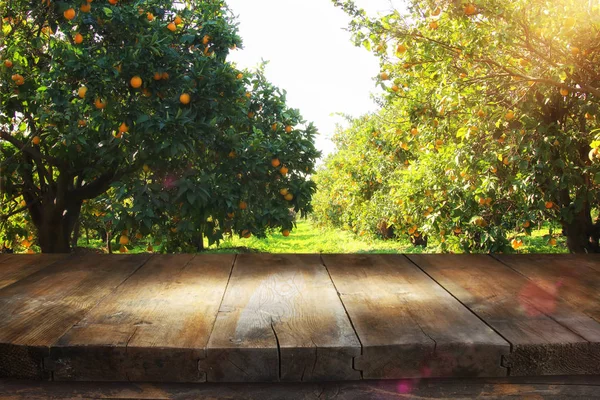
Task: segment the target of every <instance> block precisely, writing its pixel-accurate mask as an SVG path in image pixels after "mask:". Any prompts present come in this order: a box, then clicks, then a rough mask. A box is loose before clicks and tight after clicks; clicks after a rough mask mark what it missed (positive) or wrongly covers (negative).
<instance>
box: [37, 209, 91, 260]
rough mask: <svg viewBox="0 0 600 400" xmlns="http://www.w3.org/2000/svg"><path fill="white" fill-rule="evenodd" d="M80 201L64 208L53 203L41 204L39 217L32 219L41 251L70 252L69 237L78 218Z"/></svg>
mask: <svg viewBox="0 0 600 400" xmlns="http://www.w3.org/2000/svg"><path fill="white" fill-rule="evenodd" d="M80 210H81V203H70V204H68V205H67V207H66V209H60V208H58V207H56V206H55V205H54V204H52V203H50V204H43V205H42V206H41V210H40V211H41V213H40V214H39V217H40V218H36V219H34V223H35V225H36V228H37V231H38V240H39V244H40V247H41V248H42V253H70V252H71V246H70V239H71V233H72V232H73V228H74V227H75V223H76V222H77V220H78V219H79V212H80Z"/></svg>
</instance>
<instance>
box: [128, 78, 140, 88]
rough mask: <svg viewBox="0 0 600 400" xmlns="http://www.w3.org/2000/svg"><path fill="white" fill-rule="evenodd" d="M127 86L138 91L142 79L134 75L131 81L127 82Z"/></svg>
mask: <svg viewBox="0 0 600 400" xmlns="http://www.w3.org/2000/svg"><path fill="white" fill-rule="evenodd" d="M129 84H130V85H131V87H133V88H134V89H138V88H139V87H141V86H142V78H140V77H139V76H137V75H136V76H134V77H133V78H131V80H130V81H129Z"/></svg>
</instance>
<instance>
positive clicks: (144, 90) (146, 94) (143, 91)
mask: <svg viewBox="0 0 600 400" xmlns="http://www.w3.org/2000/svg"><path fill="white" fill-rule="evenodd" d="M142 93H143V94H144V96H145V97H150V96H152V92H151V91H149V90H148V88H143V89H142Z"/></svg>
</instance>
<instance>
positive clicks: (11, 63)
mask: <svg viewBox="0 0 600 400" xmlns="http://www.w3.org/2000/svg"><path fill="white" fill-rule="evenodd" d="M4 66H5V67H6V68H12V66H13V62H12V61H11V60H4Z"/></svg>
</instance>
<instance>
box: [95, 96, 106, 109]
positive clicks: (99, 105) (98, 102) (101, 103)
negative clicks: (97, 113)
mask: <svg viewBox="0 0 600 400" xmlns="http://www.w3.org/2000/svg"><path fill="white" fill-rule="evenodd" d="M94 105H95V106H96V108H97V109H99V110H101V109H103V108H105V107H106V101H104V100H102V99H100V98H97V99H96V100H95V101H94Z"/></svg>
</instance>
